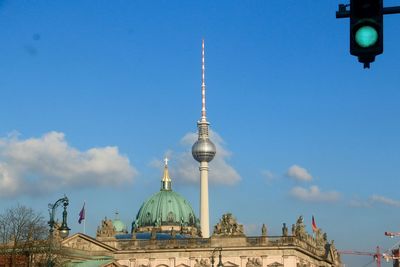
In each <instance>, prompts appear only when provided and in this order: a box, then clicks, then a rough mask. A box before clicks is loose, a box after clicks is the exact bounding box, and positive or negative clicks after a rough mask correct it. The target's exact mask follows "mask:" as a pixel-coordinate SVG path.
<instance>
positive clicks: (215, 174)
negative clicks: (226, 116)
mask: <svg viewBox="0 0 400 267" xmlns="http://www.w3.org/2000/svg"><path fill="white" fill-rule="evenodd" d="M210 139H211V140H212V142H213V143H214V144H215V147H216V149H217V153H216V154H215V157H214V159H213V160H212V161H211V162H210V164H209V180H210V182H211V183H216V184H224V185H234V184H236V183H238V182H239V181H240V180H241V177H240V175H239V173H238V172H237V171H236V170H235V169H234V168H233V167H232V166H231V165H229V164H228V162H227V160H228V159H229V158H230V156H231V152H230V151H228V150H227V149H226V148H225V146H224V145H225V144H224V141H223V139H222V138H221V136H219V135H218V134H217V133H216V132H214V131H211V130H210ZM196 140H197V134H196V133H188V134H186V135H185V136H184V137H183V138H182V139H181V144H182V146H184V147H185V150H186V152H173V151H169V152H168V154H169V156H170V157H171V159H172V160H173V161H176V163H173V165H175V166H176V168H175V169H171V170H170V171H171V175H174V176H173V177H172V178H173V179H174V180H176V181H178V182H183V183H195V184H198V183H199V163H198V162H197V161H196V160H194V159H193V156H192V152H191V148H192V145H193V144H194V143H195V142H196Z"/></svg>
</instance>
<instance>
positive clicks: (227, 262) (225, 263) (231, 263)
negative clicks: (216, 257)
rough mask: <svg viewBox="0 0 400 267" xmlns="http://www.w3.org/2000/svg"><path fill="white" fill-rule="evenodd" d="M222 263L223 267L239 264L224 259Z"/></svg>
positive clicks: (236, 266)
mask: <svg viewBox="0 0 400 267" xmlns="http://www.w3.org/2000/svg"><path fill="white" fill-rule="evenodd" d="M222 264H223V265H224V267H238V266H239V265H237V264H235V263H233V262H231V261H226V262H223V263H222Z"/></svg>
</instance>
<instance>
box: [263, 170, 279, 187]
mask: <svg viewBox="0 0 400 267" xmlns="http://www.w3.org/2000/svg"><path fill="white" fill-rule="evenodd" d="M261 175H262V176H263V177H264V178H265V182H266V183H267V184H271V183H272V182H273V181H275V180H277V179H279V177H278V176H277V175H275V174H274V173H273V172H272V171H270V170H264V171H262V172H261Z"/></svg>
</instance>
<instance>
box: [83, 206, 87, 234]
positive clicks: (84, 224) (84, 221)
mask: <svg viewBox="0 0 400 267" xmlns="http://www.w3.org/2000/svg"><path fill="white" fill-rule="evenodd" d="M83 203H84V204H83V206H84V207H85V206H86V200H85V202H83ZM83 234H84V235H86V207H85V218H84V219H83Z"/></svg>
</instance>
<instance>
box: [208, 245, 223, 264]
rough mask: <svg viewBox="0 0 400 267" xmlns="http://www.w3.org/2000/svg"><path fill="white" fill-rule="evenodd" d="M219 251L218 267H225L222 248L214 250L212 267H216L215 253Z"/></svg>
mask: <svg viewBox="0 0 400 267" xmlns="http://www.w3.org/2000/svg"><path fill="white" fill-rule="evenodd" d="M217 251H218V252H219V255H218V264H217V267H224V265H223V264H222V255H221V251H222V248H221V247H217V248H214V250H213V252H212V254H211V267H214V263H215V260H214V255H215V252H217Z"/></svg>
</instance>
